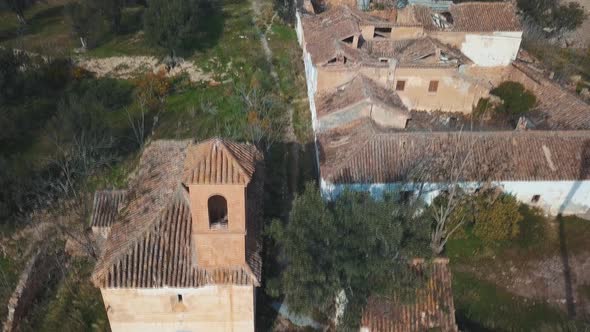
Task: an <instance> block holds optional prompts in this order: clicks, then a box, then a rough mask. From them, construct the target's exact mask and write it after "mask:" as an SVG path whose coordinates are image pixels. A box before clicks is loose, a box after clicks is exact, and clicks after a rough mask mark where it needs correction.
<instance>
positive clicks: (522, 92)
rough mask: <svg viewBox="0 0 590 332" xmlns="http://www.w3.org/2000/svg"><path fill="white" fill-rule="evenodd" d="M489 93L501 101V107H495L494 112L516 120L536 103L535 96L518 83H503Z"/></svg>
mask: <svg viewBox="0 0 590 332" xmlns="http://www.w3.org/2000/svg"><path fill="white" fill-rule="evenodd" d="M490 93H491V94H493V95H495V96H498V97H500V99H502V101H503V104H502V105H498V106H497V107H496V112H498V113H499V114H504V115H507V116H509V117H511V118H518V117H520V116H522V115H524V114H526V113H528V112H529V111H530V110H531V108H533V107H534V106H535V104H536V103H537V98H536V97H535V95H534V94H533V93H532V92H531V91H528V90H526V89H525V88H524V86H523V85H522V84H520V83H518V82H511V81H507V82H503V83H502V84H500V85H498V87H496V88H495V89H493V90H492V91H491V92H490Z"/></svg>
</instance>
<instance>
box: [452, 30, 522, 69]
mask: <svg viewBox="0 0 590 332" xmlns="http://www.w3.org/2000/svg"><path fill="white" fill-rule="evenodd" d="M521 41H522V32H494V33H493V34H491V35H477V34H467V35H466V36H465V41H464V42H463V44H462V45H461V52H463V53H464V54H465V55H466V56H467V57H468V58H469V59H471V60H472V61H473V62H474V63H475V64H476V65H478V66H482V67H494V66H507V65H509V64H510V63H511V62H512V61H513V60H515V59H516V55H517V54H518V50H519V49H520V42H521Z"/></svg>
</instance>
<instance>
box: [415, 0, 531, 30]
mask: <svg viewBox="0 0 590 332" xmlns="http://www.w3.org/2000/svg"><path fill="white" fill-rule="evenodd" d="M412 7H414V8H413V9H411V10H412V11H413V13H414V15H415V19H416V21H418V22H420V24H421V25H422V26H423V27H424V29H426V30H431V31H432V30H438V31H455V32H494V31H522V29H523V28H522V24H521V22H520V19H519V17H518V13H517V9H516V7H515V6H514V5H513V4H511V3H510V2H464V3H459V4H453V5H451V6H450V7H449V11H448V12H449V13H450V14H451V17H452V22H449V23H450V24H449V25H448V27H446V28H441V27H438V26H436V25H435V24H434V22H433V18H432V16H433V15H437V12H435V11H433V10H432V9H431V8H428V7H425V6H419V5H416V6H412Z"/></svg>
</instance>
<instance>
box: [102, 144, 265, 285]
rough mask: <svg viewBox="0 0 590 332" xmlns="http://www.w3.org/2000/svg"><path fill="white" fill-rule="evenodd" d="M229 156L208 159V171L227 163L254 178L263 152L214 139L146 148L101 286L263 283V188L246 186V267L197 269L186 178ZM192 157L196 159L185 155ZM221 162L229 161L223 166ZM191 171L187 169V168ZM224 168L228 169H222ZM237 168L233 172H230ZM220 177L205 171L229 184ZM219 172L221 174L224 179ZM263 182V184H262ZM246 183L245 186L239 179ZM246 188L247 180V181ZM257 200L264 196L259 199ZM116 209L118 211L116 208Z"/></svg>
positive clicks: (106, 255)
mask: <svg viewBox="0 0 590 332" xmlns="http://www.w3.org/2000/svg"><path fill="white" fill-rule="evenodd" d="M220 150H222V151H223V152H222V154H225V157H222V158H217V159H215V162H209V163H208V165H209V167H210V168H209V171H210V170H211V169H218V167H221V166H224V167H225V166H227V165H229V163H230V162H229V159H232V162H234V163H235V164H234V165H233V166H232V167H235V168H239V171H240V172H242V175H241V176H242V180H244V181H245V180H246V179H247V180H248V181H250V180H251V179H252V177H254V178H256V177H257V176H259V175H257V174H259V173H260V172H258V170H256V172H255V164H256V163H259V162H260V161H261V160H262V159H261V158H262V154H261V153H260V152H259V151H258V150H257V149H256V148H254V147H253V146H252V145H249V144H239V143H234V142H230V141H225V140H219V139H212V140H208V141H205V142H203V143H202V144H192V143H190V142H189V141H154V142H152V143H151V144H150V145H149V146H148V147H147V148H146V149H145V151H144V153H143V155H142V157H141V160H140V163H139V166H138V172H137V176H136V177H135V179H134V180H133V182H132V183H131V184H130V189H129V191H128V195H127V197H128V204H127V205H126V207H125V208H124V209H123V210H121V212H120V213H118V214H117V213H116V210H114V205H112V204H111V205H108V206H109V207H111V208H113V210H111V211H110V212H107V211H106V209H104V213H106V214H108V215H112V214H117V217H116V218H115V219H114V220H115V222H114V225H113V226H112V229H111V233H110V236H109V238H108V240H107V241H106V246H105V250H104V251H103V254H102V255H101V257H100V259H99V261H98V263H97V265H96V267H95V271H94V273H93V282H94V283H95V285H96V286H98V287H139V288H142V287H147V288H150V287H164V286H169V287H199V286H202V285H205V284H219V283H232V284H248V285H258V284H259V280H260V274H261V262H260V261H261V259H260V247H261V246H260V243H259V241H258V234H259V233H258V227H259V226H258V222H259V219H258V218H259V216H260V215H259V214H260V210H261V209H260V208H259V207H258V206H257V204H260V201H261V200H260V199H257V197H260V196H261V194H260V188H259V185H258V184H254V185H252V186H248V190H249V191H248V197H249V198H250V197H251V198H253V199H249V200H248V201H249V203H248V206H247V213H248V218H247V222H248V225H247V228H248V232H247V238H246V243H247V248H246V255H247V257H246V262H247V264H246V265H243V266H232V267H223V268H217V269H203V268H201V267H198V266H192V265H191V262H192V260H191V255H192V250H190V248H191V242H190V241H191V236H190V235H191V226H192V220H191V218H192V217H191V213H190V203H189V199H188V192H187V190H186V189H185V187H184V186H183V185H182V183H181V180H182V179H183V174H185V173H186V170H192V169H194V168H193V167H194V166H195V165H196V166H197V167H200V165H202V164H201V162H202V160H201V159H199V157H200V158H205V159H207V158H212V157H214V156H219V154H218V153H219V151H220ZM188 155H190V158H189V157H187V156H188ZM220 163H226V164H224V165H220ZM185 166H186V167H187V168H185ZM221 169H223V167H221ZM230 169H231V167H230ZM222 174H225V175H227V174H231V172H223V171H222V172H217V173H211V172H207V175H208V178H209V181H213V180H214V181H216V182H215V183H227V182H223V181H228V179H229V177H228V178H225V177H223V176H221V175H222ZM218 175H219V176H218ZM258 182H260V181H257V183H258ZM240 183H242V182H240ZM246 183H247V182H246ZM257 195H259V196H257ZM117 210H118V209H117Z"/></svg>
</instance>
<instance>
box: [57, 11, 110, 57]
mask: <svg viewBox="0 0 590 332" xmlns="http://www.w3.org/2000/svg"><path fill="white" fill-rule="evenodd" d="M65 12H66V16H67V17H68V19H69V22H70V25H71V28H72V31H73V32H74V33H75V34H76V35H77V36H78V38H80V44H81V46H82V48H83V49H87V48H92V47H94V46H96V44H98V42H99V41H100V39H101V38H102V37H103V36H104V35H105V34H106V33H107V32H108V26H107V24H106V23H105V19H104V17H103V15H101V6H100V5H99V3H97V2H95V1H94V0H78V1H75V2H71V3H69V4H67V5H66V9H65Z"/></svg>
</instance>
